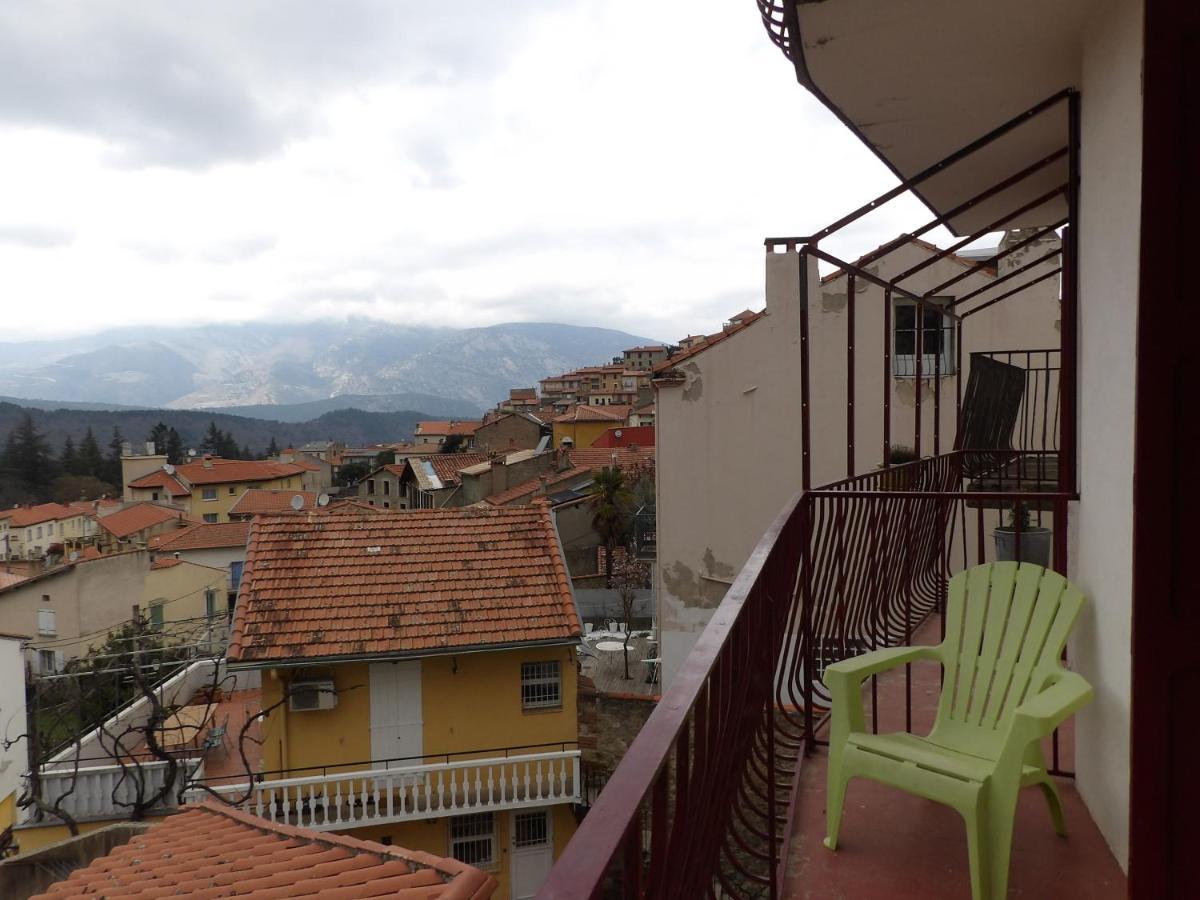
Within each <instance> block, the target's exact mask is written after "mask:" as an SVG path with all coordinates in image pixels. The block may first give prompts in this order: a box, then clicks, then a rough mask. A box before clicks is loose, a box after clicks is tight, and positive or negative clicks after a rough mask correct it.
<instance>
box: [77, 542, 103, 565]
mask: <svg viewBox="0 0 1200 900" xmlns="http://www.w3.org/2000/svg"><path fill="white" fill-rule="evenodd" d="M77 552H78V555H77V556H76V557H75V562H87V561H88V560H89V559H99V558H100V557H101V556H103V555H104V554H103V553H101V552H100V550H99V548H97V547H96V546H94V545H92V544H88V545H87V546H86V547H84V548H83V549H82V550H79V551H77Z"/></svg>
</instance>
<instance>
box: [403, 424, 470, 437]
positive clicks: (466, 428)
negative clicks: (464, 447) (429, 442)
mask: <svg viewBox="0 0 1200 900" xmlns="http://www.w3.org/2000/svg"><path fill="white" fill-rule="evenodd" d="M478 427H479V423H478V422H418V423H417V430H416V431H415V432H414V434H420V435H430V434H436V435H445V436H446V437H449V436H450V435H452V434H461V435H463V436H464V437H469V436H470V435H472V434H474V433H475V429H476V428H478Z"/></svg>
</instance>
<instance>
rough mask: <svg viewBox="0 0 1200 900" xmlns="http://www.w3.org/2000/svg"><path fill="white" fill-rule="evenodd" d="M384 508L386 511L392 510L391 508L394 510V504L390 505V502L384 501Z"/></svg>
mask: <svg viewBox="0 0 1200 900" xmlns="http://www.w3.org/2000/svg"><path fill="white" fill-rule="evenodd" d="M383 508H384V509H391V508H392V504H390V503H389V502H388V501H386V500H384V501H383Z"/></svg>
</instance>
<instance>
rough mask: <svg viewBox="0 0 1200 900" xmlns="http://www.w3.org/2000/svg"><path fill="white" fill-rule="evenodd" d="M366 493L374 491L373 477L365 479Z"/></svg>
mask: <svg viewBox="0 0 1200 900" xmlns="http://www.w3.org/2000/svg"><path fill="white" fill-rule="evenodd" d="M367 493H368V494H373V493H375V479H374V478H368V479H367Z"/></svg>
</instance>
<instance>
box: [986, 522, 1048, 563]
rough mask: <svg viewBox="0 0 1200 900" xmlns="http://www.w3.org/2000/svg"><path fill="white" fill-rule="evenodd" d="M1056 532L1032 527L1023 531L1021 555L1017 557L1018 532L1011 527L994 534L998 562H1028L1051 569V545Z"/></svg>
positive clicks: (1004, 527)
mask: <svg viewBox="0 0 1200 900" xmlns="http://www.w3.org/2000/svg"><path fill="white" fill-rule="evenodd" d="M1053 535H1054V532H1053V531H1052V530H1051V529H1049V528H1039V527H1037V526H1031V527H1029V528H1022V529H1021V555H1020V557H1018V556H1017V532H1016V529H1014V528H1011V527H1009V526H1003V527H1000V528H997V529H996V530H995V531H993V532H992V538H993V539H994V540H995V541H996V560H997V562H1013V561H1018V562H1028V563H1036V564H1037V565H1039V566H1043V567H1046V568H1049V566H1050V543H1051V538H1052V537H1053Z"/></svg>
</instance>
